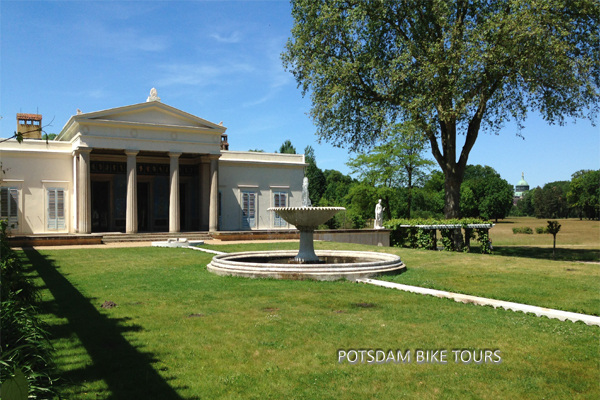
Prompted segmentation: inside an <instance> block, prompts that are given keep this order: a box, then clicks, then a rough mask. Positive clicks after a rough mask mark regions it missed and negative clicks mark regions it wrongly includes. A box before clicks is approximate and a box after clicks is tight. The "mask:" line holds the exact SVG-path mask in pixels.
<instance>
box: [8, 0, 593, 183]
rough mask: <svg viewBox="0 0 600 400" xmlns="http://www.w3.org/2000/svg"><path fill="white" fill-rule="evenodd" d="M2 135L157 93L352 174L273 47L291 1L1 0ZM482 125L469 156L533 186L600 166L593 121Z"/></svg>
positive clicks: (252, 143) (240, 135)
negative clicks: (28, 120)
mask: <svg viewBox="0 0 600 400" xmlns="http://www.w3.org/2000/svg"><path fill="white" fill-rule="evenodd" d="M0 13H1V15H0V23H1V26H0V34H1V36H0V44H1V46H0V49H1V50H0V63H1V65H0V74H1V75H0V115H1V116H2V119H1V120H0V136H1V137H8V136H10V135H12V133H13V131H14V130H15V129H16V113H18V112H27V113H35V112H39V113H40V114H42V115H43V119H44V120H43V122H44V124H47V123H49V122H50V120H52V118H54V122H53V123H52V125H53V126H52V127H48V128H47V129H46V131H47V132H50V133H53V132H54V133H58V132H60V130H61V128H62V127H63V125H64V124H65V123H66V122H67V120H68V119H69V117H70V116H71V115H73V114H75V112H76V110H77V109H78V108H79V109H81V110H82V111H83V112H91V111H98V110H103V109H108V108H113V107H119V106H124V105H129V104H134V103H139V102H143V101H145V100H146V97H147V96H148V94H149V91H150V89H151V88H152V87H156V89H157V90H158V95H159V96H160V97H161V99H162V101H163V102H164V103H166V104H169V105H171V106H174V107H177V108H179V109H182V110H184V111H186V112H189V113H191V114H194V115H197V116H199V117H201V118H205V119H207V120H209V121H212V122H215V123H219V122H220V121H223V124H224V125H225V126H226V127H227V128H228V130H227V133H228V135H229V143H230V149H231V150H249V149H256V148H257V149H263V150H265V151H270V152H272V151H275V150H276V149H278V148H279V146H280V145H281V143H283V141H285V140H286V139H290V140H291V141H292V143H293V145H294V146H295V147H296V149H297V150H298V152H303V149H304V148H305V147H306V146H307V145H311V146H313V147H314V148H315V153H316V157H317V164H318V165H319V167H320V168H322V169H337V170H340V171H342V172H344V173H348V172H349V169H348V167H347V166H346V165H345V162H346V161H347V159H348V156H349V155H348V152H347V151H346V150H344V149H341V148H338V147H335V146H333V145H332V144H330V143H325V142H323V143H321V144H319V143H318V142H317V137H316V136H315V131H316V129H315V127H314V126H313V124H312V121H311V120H310V119H309V117H308V115H307V114H308V111H309V109H310V105H311V104H310V98H308V97H307V98H302V94H301V91H300V90H299V89H298V88H297V87H296V86H297V85H296V82H295V81H294V79H293V77H292V75H291V73H289V72H286V71H285V70H284V69H283V67H282V64H281V60H280V54H281V52H282V51H283V48H284V45H285V43H286V41H287V39H288V37H289V35H290V29H291V27H292V23H293V21H292V18H291V6H290V4H289V2H287V1H244V2H225V1H184V2H175V1H162V2H147V1H134V2H118V1H107V2H74V1H60V2H51V1H38V2H27V1H4V0H3V1H2V2H0ZM516 133H517V129H516V127H515V125H507V126H506V127H505V128H504V129H503V130H502V131H501V132H500V134H499V135H490V134H480V137H479V138H478V140H477V143H476V144H475V146H474V148H473V150H472V151H471V156H470V158H469V163H470V164H485V165H490V166H492V167H493V168H494V169H496V170H497V171H498V172H499V173H500V174H501V176H502V177H503V178H504V179H506V180H508V181H509V182H510V183H511V184H513V185H514V184H516V183H517V181H518V180H519V179H520V177H521V172H525V179H526V180H527V181H528V183H529V184H530V185H531V186H532V187H534V186H537V185H543V184H544V183H547V182H551V181H556V180H568V179H570V176H571V174H572V173H573V172H575V171H577V170H580V169H598V168H600V130H599V128H598V127H597V126H596V127H593V126H592V125H591V123H590V122H589V121H587V120H581V121H577V122H576V123H573V122H572V121H568V124H567V125H566V126H562V127H561V126H556V125H554V126H550V125H548V124H547V123H545V122H544V121H543V120H542V119H541V118H540V117H539V116H538V115H536V114H533V113H532V114H531V115H530V117H529V118H528V120H527V122H526V124H525V129H524V130H523V131H521V134H522V135H523V136H524V138H525V139H523V138H521V137H518V136H517V135H516Z"/></svg>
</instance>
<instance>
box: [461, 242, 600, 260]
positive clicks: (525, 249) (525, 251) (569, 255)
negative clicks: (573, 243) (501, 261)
mask: <svg viewBox="0 0 600 400" xmlns="http://www.w3.org/2000/svg"><path fill="white" fill-rule="evenodd" d="M471 252H472V253H479V248H478V247H471ZM494 254H495V255H499V256H508V257H524V258H536V259H542V260H553V259H554V258H553V257H552V247H534V246H494ZM556 260H557V261H600V251H599V250H593V249H569V248H567V249H565V248H560V247H557V248H556Z"/></svg>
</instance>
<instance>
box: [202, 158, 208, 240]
mask: <svg viewBox="0 0 600 400" xmlns="http://www.w3.org/2000/svg"><path fill="white" fill-rule="evenodd" d="M209 208H210V158H208V157H202V160H201V164H200V230H202V231H208V220H209V215H210V214H209Z"/></svg>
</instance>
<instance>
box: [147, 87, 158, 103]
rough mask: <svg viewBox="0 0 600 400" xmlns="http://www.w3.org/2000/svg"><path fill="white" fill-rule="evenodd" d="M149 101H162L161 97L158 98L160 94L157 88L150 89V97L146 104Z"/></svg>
mask: <svg viewBox="0 0 600 400" xmlns="http://www.w3.org/2000/svg"><path fill="white" fill-rule="evenodd" d="M149 101H160V97H158V92H157V91H156V89H155V88H152V89H150V96H148V98H147V99H146V102H149Z"/></svg>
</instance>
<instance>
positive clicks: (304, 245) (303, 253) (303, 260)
mask: <svg viewBox="0 0 600 400" xmlns="http://www.w3.org/2000/svg"><path fill="white" fill-rule="evenodd" d="M296 228H298V230H299V231H300V250H299V251H298V255H297V256H296V257H294V261H293V262H294V263H298V264H318V263H319V262H320V261H319V257H317V255H316V254H315V246H314V244H313V233H314V231H315V229H314V228H311V227H308V228H307V227H300V226H297V227H296Z"/></svg>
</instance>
